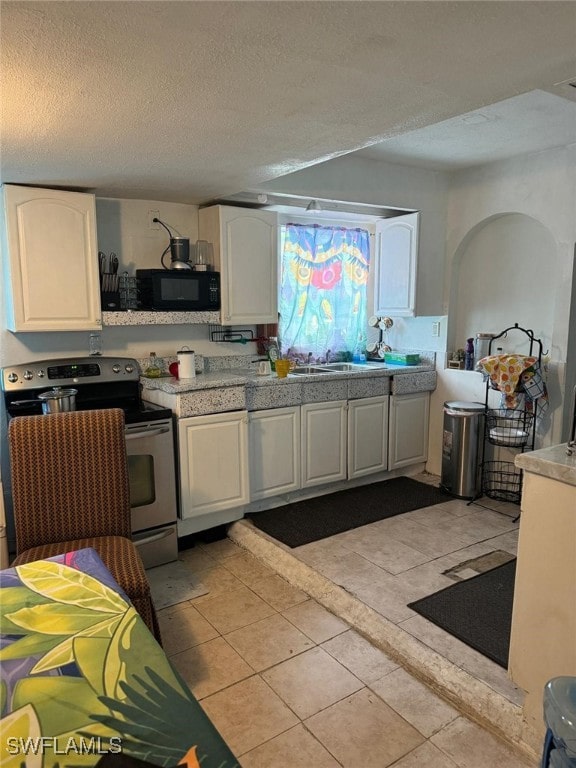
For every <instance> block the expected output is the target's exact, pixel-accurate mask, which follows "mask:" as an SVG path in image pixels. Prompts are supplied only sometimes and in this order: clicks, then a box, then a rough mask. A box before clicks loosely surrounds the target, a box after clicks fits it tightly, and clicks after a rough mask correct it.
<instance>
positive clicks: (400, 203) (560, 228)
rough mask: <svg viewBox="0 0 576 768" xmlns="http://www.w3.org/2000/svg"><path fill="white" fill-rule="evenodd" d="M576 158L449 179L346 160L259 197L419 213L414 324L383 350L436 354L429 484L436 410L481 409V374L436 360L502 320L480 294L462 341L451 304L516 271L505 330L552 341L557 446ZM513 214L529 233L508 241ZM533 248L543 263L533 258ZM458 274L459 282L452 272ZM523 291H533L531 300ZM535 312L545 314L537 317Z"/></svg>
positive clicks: (400, 329)
mask: <svg viewBox="0 0 576 768" xmlns="http://www.w3.org/2000/svg"><path fill="white" fill-rule="evenodd" d="M575 156H576V147H575V146H574V145H572V146H570V147H564V148H559V149H556V150H549V151H547V152H541V153H537V154H532V155H524V156H522V157H519V158H515V159H512V160H509V161H506V162H500V163H494V164H489V165H485V166H481V167H479V168H475V169H470V170H467V171H460V172H457V173H452V174H445V173H441V172H436V171H427V170H423V169H418V168H413V167H409V166H402V165H396V164H390V163H385V162H379V161H373V160H367V159H362V158H354V157H353V156H347V157H341V158H338V159H336V160H330V161H328V162H326V163H322V164H319V165H315V166H311V167H310V168H307V169H306V170H303V171H298V172H296V173H292V174H289V175H287V176H284V177H282V178H280V179H276V180H275V181H272V182H268V183H267V184H265V185H263V186H262V187H261V190H262V191H264V192H266V191H267V192H284V193H287V194H294V195H305V196H309V197H310V198H314V197H321V198H327V199H335V200H352V201H357V202H365V203H373V204H377V205H388V206H392V207H401V208H410V209H417V210H419V211H421V231H420V252H419V276H418V306H417V310H418V314H419V315H421V316H422V317H418V318H413V319H411V318H404V319H403V320H400V319H395V328H394V332H393V333H391V334H390V338H389V343H391V344H392V346H394V347H403V348H405V347H406V346H408V347H411V348H418V347H420V348H422V349H432V350H437V351H438V361H437V362H438V374H439V380H438V388H437V390H436V392H434V393H433V395H432V401H431V420H430V421H431V423H430V444H429V461H428V470H429V471H431V472H434V473H435V474H439V473H440V471H441V445H442V424H443V404H444V402H445V401H446V400H455V399H458V400H477V401H480V402H483V401H484V394H485V390H484V385H483V383H482V380H481V376H480V374H477V373H474V372H472V373H470V372H465V371H453V370H447V369H444V359H443V358H444V353H445V351H446V349H447V347H448V344H449V343H450V344H455V343H456V339H458V341H459V343H458V344H457V346H461V345H462V344H463V341H465V339H466V334H467V333H469V328H471V327H474V326H475V324H476V323H478V324H480V323H481V324H482V326H484V325H486V324H487V321H488V318H490V319H491V323H492V321H493V322H494V324H496V323H498V327H500V325H501V322H503V321H504V319H505V317H506V311H503V310H502V301H501V297H500V296H497V295H493V294H492V293H490V292H487V293H486V296H485V314H484V317H483V315H482V313H478V311H477V310H478V306H477V305H476V307H473V309H474V313H475V314H474V316H473V318H472V319H471V320H470V324H468V320H464V319H462V322H463V326H462V330H461V331H460V330H459V327H458V326H457V325H456V324H454V325H453V324H452V317H453V316H454V313H455V312H456V306H455V302H454V297H457V301H458V303H459V304H460V307H461V309H462V310H464V308H465V307H466V306H468V305H469V302H470V301H471V300H473V301H476V298H475V297H476V296H477V295H478V294H477V293H476V292H475V289H476V286H477V277H478V276H481V279H482V281H486V285H488V284H489V283H490V282H492V281H498V280H501V279H502V275H503V274H504V273H505V274H506V280H509V279H510V277H511V274H512V273H513V270H514V269H518V270H520V269H522V268H523V267H526V265H528V266H529V274H528V273H526V274H525V275H523V276H522V277H521V280H520V282H523V283H524V285H525V286H526V290H518V291H516V292H515V293H514V294H513V295H511V298H510V303H509V309H508V313H509V317H510V318H511V322H510V324H511V325H513V324H514V323H515V322H519V323H520V324H522V322H526V323H527V327H529V328H532V329H533V330H534V331H535V333H540V329H541V330H542V333H543V335H544V336H545V338H546V339H549V340H550V350H549V351H550V356H551V359H552V364H551V367H550V368H551V370H550V380H549V390H550V398H551V401H552V409H553V413H554V417H553V420H552V424H551V426H550V429H549V431H548V433H547V435H546V436H545V443H544V444H551V443H555V442H560V434H561V416H562V406H563V402H564V387H565V382H564V375H565V364H566V354H567V353H566V350H567V344H568V325H569V323H568V318H569V308H570V300H571V285H572V269H573V256H574V242H575V240H576V215H575V212H576V172H575ZM503 214H512V216H511V217H510V218H509V219H508V220H503V221H502V222H501V223H500V224H495V226H494V229H487V230H486V231H485V232H484V233H483V234H478V239H476V240H475V241H474V238H473V237H472V236H471V233H472V235H475V234H476V230H477V228H478V232H479V231H480V230H481V229H482V227H481V224H482V222H485V221H486V220H491V219H494V220H495V221H496V219H497V217H500V216H502V215H503ZM517 214H522V215H523V216H524V217H530V220H531V221H532V226H531V227H530V226H529V227H528V228H527V229H522V228H519V229H518V228H517V231H516V235H513V231H514V229H515V227H516V225H517V218H516V215H517ZM524 224H525V222H524V223H523V226H524ZM531 236H532V239H530V238H531ZM501 238H505V239H506V258H507V259H508V264H507V266H506V268H505V269H503V268H502V266H501V264H499V260H498V258H497V256H496V255H495V247H496V245H497V244H498V243H499V242H500V239H501ZM527 238H528V239H527ZM468 239H470V241H471V242H470V243H468V242H467V240H468ZM468 246H469V247H470V250H469V252H468V255H467V257H466V256H465V257H464V264H465V265H466V269H469V271H470V274H471V277H470V280H469V281H468V282H470V283H471V285H469V286H468V287H467V286H466V282H467V281H466V280H463V281H462V283H461V284H459V283H456V284H455V285H456V286H457V290H455V292H454V297H453V299H452V302H451V301H450V295H451V288H452V277H453V271H454V265H455V264H458V263H459V261H458V260H459V259H461V258H462V257H463V253H465V252H466V249H467V248H468ZM539 248H540V249H544V250H545V253H541V254H538V249H539ZM467 259H468V263H467V264H466V262H467ZM474 262H475V263H474ZM472 264H474V266H472ZM456 273H457V274H456V277H457V278H459V275H458V270H456ZM527 287H530V288H531V290H530V291H529V292H528V291H527ZM468 288H470V294H469V292H468ZM550 297H553V298H550ZM543 303H545V304H546V306H544V307H543V308H542V311H540V308H541V305H542V304H543ZM445 316H448V317H449V318H450V324H451V328H450V331H451V334H452V336H453V338H451V339H450V342H449V340H448V334H447V328H446V322H445V320H446V317H445ZM434 320H440V321H441V330H440V332H441V336H440V337H439V338H435V337H432V335H431V327H432V322H433V321H434ZM485 321H486V322H485ZM459 322H460V321H458V323H459ZM506 325H507V323H506V324H505V325H504V326H503V327H506ZM490 330H491V327H488V326H487V327H478V328H475V330H474V332H483V331H490Z"/></svg>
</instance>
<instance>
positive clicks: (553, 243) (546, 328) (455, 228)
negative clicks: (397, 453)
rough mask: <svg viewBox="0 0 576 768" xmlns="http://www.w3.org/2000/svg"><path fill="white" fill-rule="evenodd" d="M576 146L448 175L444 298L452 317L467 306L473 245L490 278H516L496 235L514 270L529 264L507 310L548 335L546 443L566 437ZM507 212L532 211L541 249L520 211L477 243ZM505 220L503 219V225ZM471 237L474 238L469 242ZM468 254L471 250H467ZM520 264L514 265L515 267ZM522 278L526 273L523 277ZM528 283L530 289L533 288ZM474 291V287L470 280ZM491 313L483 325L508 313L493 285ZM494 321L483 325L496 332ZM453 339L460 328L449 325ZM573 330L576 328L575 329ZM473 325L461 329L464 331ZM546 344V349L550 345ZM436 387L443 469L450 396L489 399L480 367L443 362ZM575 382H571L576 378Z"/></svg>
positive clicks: (436, 432) (432, 466)
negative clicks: (464, 264) (464, 275)
mask: <svg viewBox="0 0 576 768" xmlns="http://www.w3.org/2000/svg"><path fill="white" fill-rule="evenodd" d="M575 211H576V145H571V146H570V147H563V148H559V149H554V150H549V151H547V152H541V153H537V154H532V155H524V156H522V157H519V158H516V159H513V160H509V161H506V162H502V163H497V164H493V165H486V166H482V167H480V168H477V169H471V170H468V171H462V172H459V173H456V174H453V175H452V176H451V178H450V193H449V198H448V216H447V233H446V234H447V243H446V270H445V291H444V295H445V301H446V307H447V310H448V313H449V317H450V318H451V319H452V318H453V317H455V311H456V307H455V303H456V302H457V303H458V304H460V307H461V308H463V307H464V306H465V305H466V301H467V293H466V286H465V282H463V283H454V282H453V280H452V278H453V277H454V276H455V274H458V260H459V259H461V258H462V257H463V254H465V253H466V251H467V249H468V247H469V246H470V248H471V251H470V252H469V254H468V255H469V256H470V257H471V258H472V259H473V260H476V261H480V262H481V263H482V264H483V266H484V267H485V269H486V272H485V276H483V278H482V279H485V280H486V281H487V284H488V283H492V282H493V281H497V280H501V279H502V275H503V274H504V273H505V274H506V276H507V279H512V276H513V275H512V274H511V270H510V269H509V268H508V267H506V269H505V270H503V269H502V268H501V267H500V264H499V260H498V258H495V256H494V248H495V247H496V245H497V243H498V239H497V238H496V239H494V237H493V235H494V234H496V235H498V234H499V236H500V238H501V239H502V241H503V242H502V244H503V246H504V247H505V250H506V254H507V258H508V259H509V260H510V262H511V264H512V265H514V268H515V269H516V270H521V269H522V268H523V266H526V264H528V267H529V270H531V272H532V274H531V277H530V279H529V280H528V281H526V282H525V287H526V289H525V290H524V291H522V292H520V293H519V292H516V293H515V294H514V295H513V300H512V301H510V304H509V310H508V316H509V318H510V323H506V324H505V325H504V327H507V325H513V324H514V323H515V322H519V323H520V324H521V325H522V323H526V325H525V326H524V327H529V328H532V329H534V331H535V333H540V332H542V333H543V335H544V337H545V339H546V341H549V350H548V352H549V356H550V367H549V378H548V389H549V395H550V405H551V412H552V416H551V423H550V425H549V429H548V431H547V433H546V434H545V435H544V436H543V437H542V438H541V439H540V445H552V444H555V443H559V442H561V426H562V412H563V407H564V402H565V396H564V391H565V387H566V381H565V372H566V360H567V345H568V333H569V312H570V301H571V292H572V271H573V264H574V243H575V241H576V216H575ZM502 214H523V215H524V216H527V217H530V220H531V222H532V223H531V225H530V227H529V228H528V229H527V230H525V231H526V232H531V233H532V236H533V238H536V240H535V242H537V244H538V247H539V248H541V249H543V251H544V252H541V253H540V255H539V256H538V255H537V254H535V253H534V251H533V249H532V246H531V245H530V244H529V243H527V242H526V240H525V238H524V237H523V236H522V237H516V238H514V237H513V231H514V228H515V227H516V224H517V222H518V219H517V217H516V216H512V217H503V218H501V219H500V220H499V224H497V225H496V226H497V228H496V229H494V230H491V231H490V233H489V236H488V237H486V239H485V242H484V244H483V245H484V247H482V243H481V239H482V238H480V240H477V241H476V242H475V243H474V242H472V238H470V233H473V234H476V233H477V232H478V231H479V230H478V227H479V225H481V224H482V223H483V222H486V221H488V220H492V219H494V220H495V221H496V220H497V219H496V217H499V216H501V215H502ZM500 225H501V226H502V229H501V231H499V227H500ZM471 242H472V245H470V243H471ZM464 259H466V256H464ZM513 272H514V269H512V273H513ZM523 279H524V278H523V277H521V278H520V280H523ZM456 284H457V285H458V286H459V289H460V291H461V292H462V293H460V294H459V293H458V291H456V292H452V303H450V299H449V297H450V294H451V285H456ZM528 287H530V288H531V290H530V291H528ZM470 290H471V293H472V294H473V292H474V288H473V286H471V287H470ZM485 304H486V315H485V322H484V321H482V322H483V325H487V324H488V318H490V317H491V315H492V312H493V314H494V316H496V317H498V318H499V320H502V321H503V320H504V318H505V316H506V315H505V314H503V312H502V296H501V295H494V294H491V293H490V292H489V293H488V294H487V295H486V300H485ZM490 330H491V328H490V327H486V328H484V327H482V328H478V331H490ZM452 331H453V334H452V335H453V336H454V338H456V337H457V334H458V328H454V329H452V328H451V332H452ZM573 332H574V331H573ZM466 333H467V331H464V333H461V334H460V337H462V338H464V337H465V334H466ZM545 351H546V350H545ZM438 375H439V378H438V388H437V389H436V391H435V392H434V393H433V395H432V400H431V409H430V411H431V424H430V460H429V464H428V468H429V470H430V471H432V472H435V473H439V472H440V467H441V443H442V420H443V414H442V407H443V403H444V402H445V401H447V400H454V399H458V400H480V401H481V402H483V400H484V385H483V384H482V381H481V376H480V374H477V373H470V372H466V371H452V370H444V369H443V368H442V366H439V368H438ZM572 386H573V385H572Z"/></svg>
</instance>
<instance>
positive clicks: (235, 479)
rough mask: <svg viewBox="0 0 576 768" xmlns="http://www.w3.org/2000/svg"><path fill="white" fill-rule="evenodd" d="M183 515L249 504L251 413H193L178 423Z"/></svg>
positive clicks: (192, 515) (200, 513)
mask: <svg viewBox="0 0 576 768" xmlns="http://www.w3.org/2000/svg"><path fill="white" fill-rule="evenodd" d="M178 448H179V459H180V517H182V518H187V517H196V516H197V515H204V514H206V513H208V512H218V511H220V510H224V509H232V508H234V507H240V506H242V505H244V504H247V503H248V501H249V482H248V414H247V412H246V411H234V412H233V413H221V414H216V415H210V416H191V417H190V418H186V419H180V421H179V422H178Z"/></svg>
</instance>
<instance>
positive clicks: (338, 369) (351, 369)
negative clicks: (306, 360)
mask: <svg viewBox="0 0 576 768" xmlns="http://www.w3.org/2000/svg"><path fill="white" fill-rule="evenodd" d="M385 367H386V364H385V363H321V364H320V363H319V364H317V365H298V366H296V368H292V370H291V371H290V373H295V374H296V375H297V376H298V375H300V376H305V375H308V376H310V375H311V374H318V373H358V372H359V371H369V370H375V369H378V368H385Z"/></svg>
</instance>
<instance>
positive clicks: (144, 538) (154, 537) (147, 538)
mask: <svg viewBox="0 0 576 768" xmlns="http://www.w3.org/2000/svg"><path fill="white" fill-rule="evenodd" d="M173 534H174V529H173V528H168V529H166V530H164V531H160V533H153V534H142V535H140V534H139V533H135V534H133V537H132V541H133V543H134V544H135V545H136V546H137V547H138V546H141V545H142V544H152V543H153V542H154V541H160V540H161V539H166V538H168V536H172V535H173ZM139 535H140V536H141V537H140V538H138V536H139Z"/></svg>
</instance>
